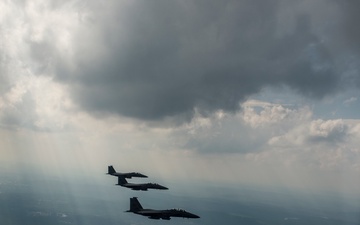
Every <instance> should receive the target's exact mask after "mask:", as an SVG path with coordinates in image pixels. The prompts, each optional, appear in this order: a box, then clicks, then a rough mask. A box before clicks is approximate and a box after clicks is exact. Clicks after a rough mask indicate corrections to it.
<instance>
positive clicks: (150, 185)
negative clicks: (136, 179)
mask: <svg viewBox="0 0 360 225" xmlns="http://www.w3.org/2000/svg"><path fill="white" fill-rule="evenodd" d="M116 185H120V186H122V187H126V188H131V189H132V190H135V191H147V190H148V189H159V190H168V188H167V187H164V186H161V185H160V184H155V183H146V184H132V183H128V182H127V181H126V179H125V177H123V176H118V183H117V184H116Z"/></svg>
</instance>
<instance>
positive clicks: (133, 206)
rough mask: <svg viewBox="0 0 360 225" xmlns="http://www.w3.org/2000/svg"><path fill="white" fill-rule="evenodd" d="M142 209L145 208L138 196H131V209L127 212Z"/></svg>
mask: <svg viewBox="0 0 360 225" xmlns="http://www.w3.org/2000/svg"><path fill="white" fill-rule="evenodd" d="M142 209H143V207H142V206H141V204H140V202H139V200H138V199H137V197H132V198H130V209H129V210H128V211H126V212H138V211H140V210H142Z"/></svg>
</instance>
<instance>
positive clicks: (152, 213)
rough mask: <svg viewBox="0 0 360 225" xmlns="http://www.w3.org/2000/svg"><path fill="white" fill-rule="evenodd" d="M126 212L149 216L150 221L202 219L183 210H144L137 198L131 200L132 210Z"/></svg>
mask: <svg viewBox="0 0 360 225" xmlns="http://www.w3.org/2000/svg"><path fill="white" fill-rule="evenodd" d="M125 212H132V213H135V214H138V215H142V216H147V217H148V218H149V219H156V220H159V219H163V220H170V219H171V218H170V217H183V218H200V217H199V216H198V215H195V214H192V213H189V212H187V211H185V210H183V209H165V210H155V209H144V208H143V207H142V206H141V204H140V202H139V200H138V199H137V197H133V198H130V209H129V210H127V211H125Z"/></svg>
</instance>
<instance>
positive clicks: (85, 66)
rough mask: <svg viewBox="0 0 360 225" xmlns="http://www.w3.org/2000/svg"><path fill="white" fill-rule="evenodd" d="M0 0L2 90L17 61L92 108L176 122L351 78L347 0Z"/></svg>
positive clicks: (309, 92)
mask: <svg viewBox="0 0 360 225" xmlns="http://www.w3.org/2000/svg"><path fill="white" fill-rule="evenodd" d="M2 4H3V7H4V8H7V9H8V10H7V12H8V13H7V14H6V16H3V17H1V20H2V24H3V25H2V26H3V28H4V29H2V30H3V31H2V34H1V36H0V37H1V39H2V40H3V43H5V44H3V45H2V46H0V48H1V50H2V52H3V57H2V58H1V59H0V60H1V64H0V70H1V71H2V75H1V76H0V79H1V81H2V84H1V86H0V91H1V92H2V93H4V92H6V90H9V89H11V85H13V84H12V83H11V81H10V80H9V77H10V74H12V73H13V72H14V70H13V68H17V70H20V71H15V72H16V73H23V74H31V75H48V76H52V77H54V78H55V80H56V81H58V82H62V83H63V84H65V85H66V86H67V87H68V88H69V89H68V90H69V91H70V94H71V98H72V99H73V101H74V102H75V103H76V104H77V105H78V106H80V107H81V108H82V109H83V110H85V111H88V112H89V113H91V114H94V115H97V116H104V115H111V114H115V115H121V116H127V117H131V118H137V119H141V120H145V121H161V120H164V119H167V118H172V119H176V120H178V121H180V122H184V121H190V120H191V118H192V117H193V116H194V115H195V112H197V113H200V114H202V115H210V114H211V113H213V112H216V111H217V110H224V111H226V112H235V111H237V110H239V109H240V106H239V103H241V102H243V101H244V100H246V99H247V98H248V97H249V96H250V95H252V94H255V93H258V92H260V91H261V90H262V89H263V88H265V87H268V86H272V87H274V86H275V87H282V86H287V87H289V88H290V90H293V91H295V92H297V93H300V94H302V95H304V96H306V97H309V98H315V99H320V98H323V97H324V96H329V95H332V94H334V93H337V92H338V91H340V90H342V89H343V88H344V85H345V84H346V85H348V84H349V83H355V84H356V83H358V82H359V79H358V77H359V76H358V70H357V68H358V66H356V65H358V64H357V63H356V62H357V61H358V57H357V56H356V54H357V52H356V51H350V49H356V46H357V45H358V42H357V40H358V38H357V36H358V33H357V32H355V31H352V30H357V29H353V28H354V26H355V25H353V24H354V22H353V21H356V20H354V19H356V16H357V14H356V13H354V12H353V10H352V9H353V8H356V4H357V3H353V1H341V2H339V1H332V2H329V1H317V2H313V1H307V0H303V1H300V2H289V1H282V0H270V1H265V2H264V1H250V0H241V1H232V0H228V1H222V2H218V1H210V2H209V1H187V2H186V3H185V2H183V1H171V2H169V1H156V2H148V1H109V2H106V3H99V2H96V1H84V2H82V1H69V2H65V3H63V2H58V1H53V2H48V1H40V0H39V1H32V2H15V3H2ZM325 6H326V7H325ZM322 9H324V10H322ZM14 15H17V16H16V17H15V16H14ZM334 18H335V20H336V22H334V23H332V24H330V25H329V23H328V21H330V20H331V21H333V20H334ZM342 43H347V44H346V45H345V44H342ZM353 47H354V48H353ZM354 52H355V53H354ZM354 54H355V56H354ZM349 58H351V60H352V61H351V62H352V63H350V62H349V61H348V60H347V59H349ZM354 64H355V66H354ZM19 68H20V69H19ZM349 81H351V82H349ZM9 86H10V88H9Z"/></svg>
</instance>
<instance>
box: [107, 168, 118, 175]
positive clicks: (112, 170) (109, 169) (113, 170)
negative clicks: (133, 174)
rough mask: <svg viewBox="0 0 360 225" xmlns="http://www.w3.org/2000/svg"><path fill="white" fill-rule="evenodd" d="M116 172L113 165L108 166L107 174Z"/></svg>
mask: <svg viewBox="0 0 360 225" xmlns="http://www.w3.org/2000/svg"><path fill="white" fill-rule="evenodd" d="M114 173H116V170H115V169H114V167H113V166H108V174H114Z"/></svg>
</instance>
